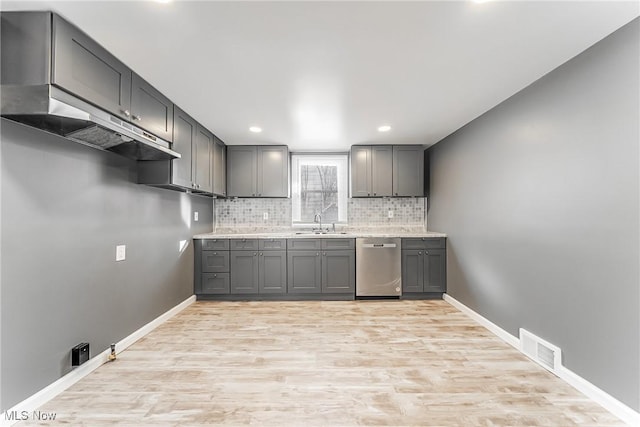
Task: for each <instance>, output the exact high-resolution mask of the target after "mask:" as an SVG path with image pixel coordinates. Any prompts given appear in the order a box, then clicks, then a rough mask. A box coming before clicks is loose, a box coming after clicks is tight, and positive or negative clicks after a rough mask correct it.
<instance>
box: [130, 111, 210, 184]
mask: <svg viewBox="0 0 640 427" xmlns="http://www.w3.org/2000/svg"><path fill="white" fill-rule="evenodd" d="M172 122H173V126H172V127H173V138H172V139H173V149H174V150H175V151H177V152H179V153H180V154H181V156H182V157H181V158H179V159H174V160H159V161H144V162H138V182H139V183H140V184H147V185H153V186H157V187H163V188H171V189H178V190H182V191H184V190H191V191H194V192H198V193H204V194H210V193H211V192H212V187H213V178H212V170H211V168H212V167H213V166H214V162H213V160H212V158H213V155H214V154H213V149H214V148H213V147H214V145H213V144H214V142H213V138H214V137H213V134H212V133H211V132H209V131H208V130H207V129H205V128H204V127H202V126H201V125H200V124H198V122H196V121H195V120H194V119H193V118H192V117H191V116H189V115H188V114H187V113H185V112H184V111H183V110H182V109H180V108H179V107H178V106H177V105H176V106H174V108H173V120H172Z"/></svg>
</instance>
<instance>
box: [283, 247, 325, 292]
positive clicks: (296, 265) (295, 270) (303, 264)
mask: <svg viewBox="0 0 640 427" xmlns="http://www.w3.org/2000/svg"><path fill="white" fill-rule="evenodd" d="M287 265H288V270H289V277H288V280H287V292H288V293H290V294H319V293H322V270H321V268H322V260H321V258H320V251H319V250H318V251H289V252H288V253H287Z"/></svg>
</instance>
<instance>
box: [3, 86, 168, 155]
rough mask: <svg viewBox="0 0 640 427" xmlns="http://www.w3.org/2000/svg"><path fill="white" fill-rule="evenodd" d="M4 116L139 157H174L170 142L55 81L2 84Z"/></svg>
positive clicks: (76, 139)
mask: <svg viewBox="0 0 640 427" xmlns="http://www.w3.org/2000/svg"><path fill="white" fill-rule="evenodd" d="M0 101H1V102H0V113H1V115H2V117H4V118H7V119H9V120H13V121H16V122H20V123H23V124H25V125H28V126H32V127H35V128H38V129H41V130H44V131H46V132H50V133H54V134H56V135H61V136H64V137H66V138H69V139H71V140H73V141H75V142H79V143H81V144H84V145H88V146H91V147H94V148H98V149H101V150H106V151H112V152H114V153H117V154H120V155H122V156H125V157H128V158H131V159H136V160H170V159H176V158H180V154H179V153H176V152H175V151H172V150H171V149H170V147H171V145H170V143H169V142H167V141H165V140H163V139H161V138H158V137H156V136H155V135H152V134H150V133H148V132H146V131H144V130H143V129H140V128H138V127H136V126H134V125H132V124H131V123H128V122H125V121H123V120H121V119H120V118H118V117H115V116H112V115H111V114H109V113H106V112H104V111H103V110H100V109H98V108H96V107H94V106H93V105H91V104H89V103H87V102H85V101H83V100H82V99H79V98H77V97H75V96H73V95H71V94H69V93H67V92H65V91H63V90H61V89H59V88H58V87H56V86H54V85H51V84H44V85H37V86H13V85H2V88H1V91H0Z"/></svg>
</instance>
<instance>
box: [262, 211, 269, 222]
mask: <svg viewBox="0 0 640 427" xmlns="http://www.w3.org/2000/svg"><path fill="white" fill-rule="evenodd" d="M262 219H264V220H265V221H266V220H268V219H269V212H264V213H263V214H262Z"/></svg>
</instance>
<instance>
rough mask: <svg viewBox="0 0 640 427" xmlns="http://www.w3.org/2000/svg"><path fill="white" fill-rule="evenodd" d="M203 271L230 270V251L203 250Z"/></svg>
mask: <svg viewBox="0 0 640 427" xmlns="http://www.w3.org/2000/svg"><path fill="white" fill-rule="evenodd" d="M202 271H203V272H204V273H225V272H227V271H229V251H202Z"/></svg>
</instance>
